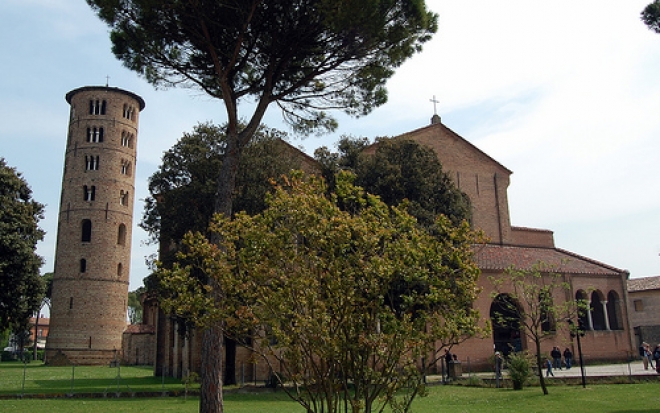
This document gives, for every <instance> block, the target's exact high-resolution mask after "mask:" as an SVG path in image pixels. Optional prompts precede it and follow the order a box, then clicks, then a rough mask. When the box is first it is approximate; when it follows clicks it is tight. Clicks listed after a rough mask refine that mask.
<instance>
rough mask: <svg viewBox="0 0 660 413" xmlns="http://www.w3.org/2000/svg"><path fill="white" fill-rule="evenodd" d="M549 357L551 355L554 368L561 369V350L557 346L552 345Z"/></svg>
mask: <svg viewBox="0 0 660 413" xmlns="http://www.w3.org/2000/svg"><path fill="white" fill-rule="evenodd" d="M550 357H552V361H553V362H554V366H553V367H554V368H556V369H559V370H561V350H559V347H556V346H555V347H553V348H552V351H551V352H550Z"/></svg>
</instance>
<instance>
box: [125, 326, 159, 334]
mask: <svg viewBox="0 0 660 413" xmlns="http://www.w3.org/2000/svg"><path fill="white" fill-rule="evenodd" d="M124 333H128V334H154V333H156V329H155V328H154V326H150V325H146V324H131V325H129V326H128V327H126V330H124Z"/></svg>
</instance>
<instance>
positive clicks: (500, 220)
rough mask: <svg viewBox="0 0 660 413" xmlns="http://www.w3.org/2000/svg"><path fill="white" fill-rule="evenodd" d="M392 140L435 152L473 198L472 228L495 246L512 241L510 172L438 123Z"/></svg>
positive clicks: (443, 165)
mask: <svg viewBox="0 0 660 413" xmlns="http://www.w3.org/2000/svg"><path fill="white" fill-rule="evenodd" d="M393 139H410V140H412V141H415V142H417V143H419V144H421V145H424V146H427V147H429V148H431V149H433V150H434V151H435V153H436V155H437V156H438V159H439V160H440V163H441V164H442V167H443V170H444V171H445V172H447V173H449V175H450V176H451V177H452V178H453V179H454V183H455V184H456V186H457V187H458V188H459V189H460V190H461V191H463V192H464V193H465V194H466V195H467V196H468V197H469V198H470V201H471V203H472V216H473V220H472V224H473V226H474V227H475V228H478V229H481V230H483V231H484V232H485V233H486V235H487V236H488V238H489V240H490V242H492V243H495V244H510V243H511V242H512V241H513V239H512V231H511V222H510V217H509V205H508V203H509V201H508V197H507V188H508V186H509V176H510V175H511V173H512V172H511V171H510V170H508V169H507V168H506V167H504V166H503V165H502V164H500V163H499V162H497V161H496V160H494V159H493V158H491V157H490V156H488V155H487V154H486V153H484V152H483V151H481V150H480V149H479V148H477V147H476V146H474V145H473V144H471V143H470V142H468V141H467V140H465V139H464V138H462V137H461V136H460V135H458V134H457V133H455V132H454V131H452V130H451V129H449V128H448V127H446V126H445V125H443V124H442V123H440V122H439V121H438V122H436V123H433V124H431V125H429V126H426V127H424V128H420V129H417V130H414V131H412V132H408V133H405V134H403V135H399V136H397V137H394V138H393ZM368 151H375V147H373V146H372V147H370V148H368Z"/></svg>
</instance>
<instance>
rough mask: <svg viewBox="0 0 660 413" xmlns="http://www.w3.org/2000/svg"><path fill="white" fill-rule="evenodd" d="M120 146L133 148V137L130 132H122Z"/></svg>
mask: <svg viewBox="0 0 660 413" xmlns="http://www.w3.org/2000/svg"><path fill="white" fill-rule="evenodd" d="M121 146H125V147H127V148H133V135H132V134H131V133H130V132H126V131H123V132H122V133H121Z"/></svg>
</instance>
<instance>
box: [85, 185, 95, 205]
mask: <svg viewBox="0 0 660 413" xmlns="http://www.w3.org/2000/svg"><path fill="white" fill-rule="evenodd" d="M83 193H84V197H85V198H84V199H85V201H87V202H91V201H93V200H94V199H95V198H96V186H94V185H92V186H87V185H85V186H83Z"/></svg>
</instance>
